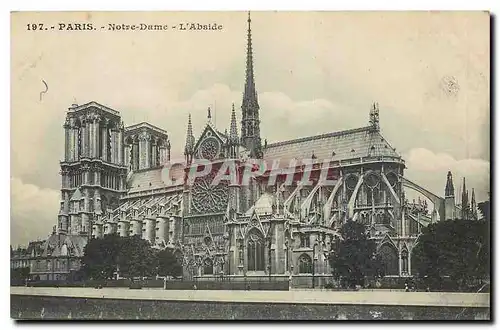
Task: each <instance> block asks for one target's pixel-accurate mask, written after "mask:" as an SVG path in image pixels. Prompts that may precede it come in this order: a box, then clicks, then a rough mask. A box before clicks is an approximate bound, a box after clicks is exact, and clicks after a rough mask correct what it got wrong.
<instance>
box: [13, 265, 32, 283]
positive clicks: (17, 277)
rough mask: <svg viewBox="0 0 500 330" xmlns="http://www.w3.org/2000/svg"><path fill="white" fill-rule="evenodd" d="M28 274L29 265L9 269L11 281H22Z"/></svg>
mask: <svg viewBox="0 0 500 330" xmlns="http://www.w3.org/2000/svg"><path fill="white" fill-rule="evenodd" d="M29 276H30V268H29V267H21V268H14V269H11V270H10V279H11V280H12V281H24V280H26V279H28V277H29Z"/></svg>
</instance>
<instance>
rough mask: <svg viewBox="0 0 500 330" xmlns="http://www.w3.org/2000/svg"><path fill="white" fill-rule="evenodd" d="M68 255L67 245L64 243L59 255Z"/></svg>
mask: <svg viewBox="0 0 500 330" xmlns="http://www.w3.org/2000/svg"><path fill="white" fill-rule="evenodd" d="M68 254H69V253H68V245H66V243H64V244H63V245H62V246H61V252H60V255H61V256H67V255H68Z"/></svg>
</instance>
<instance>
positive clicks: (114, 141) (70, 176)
mask: <svg viewBox="0 0 500 330" xmlns="http://www.w3.org/2000/svg"><path fill="white" fill-rule="evenodd" d="M64 131H65V148H64V160H62V161H61V163H60V165H61V172H60V173H61V179H62V183H61V207H60V211H59V217H58V232H59V233H62V234H68V235H89V236H90V233H91V231H92V224H93V222H95V221H98V219H99V218H100V217H102V216H104V215H105V214H106V213H107V212H108V210H110V209H113V208H116V207H118V205H119V199H120V197H121V196H122V195H123V194H124V193H125V192H126V182H125V180H126V175H127V168H126V167H125V166H124V149H123V137H124V128H123V123H122V121H121V117H120V113H119V112H118V111H116V110H113V109H110V108H108V107H105V106H103V105H101V104H98V103H96V102H90V103H87V104H84V105H77V104H73V105H72V106H71V107H70V108H69V109H68V111H67V114H66V121H65V124H64Z"/></svg>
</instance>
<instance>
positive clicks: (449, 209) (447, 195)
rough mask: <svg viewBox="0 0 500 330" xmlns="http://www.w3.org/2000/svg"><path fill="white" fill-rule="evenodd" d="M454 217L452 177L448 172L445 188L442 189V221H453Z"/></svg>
mask: <svg viewBox="0 0 500 330" xmlns="http://www.w3.org/2000/svg"><path fill="white" fill-rule="evenodd" d="M456 216H457V214H455V188H454V187H453V176H452V174H451V171H448V175H447V176H446V188H445V189H444V220H454V219H455V217H456Z"/></svg>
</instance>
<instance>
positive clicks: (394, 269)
mask: <svg viewBox="0 0 500 330" xmlns="http://www.w3.org/2000/svg"><path fill="white" fill-rule="evenodd" d="M378 254H379V255H380V257H381V259H382V263H383V267H384V269H385V275H399V257H398V249H397V248H396V247H395V246H394V245H393V244H390V243H389V242H385V243H383V244H382V245H381V246H380V247H379V249H378Z"/></svg>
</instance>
